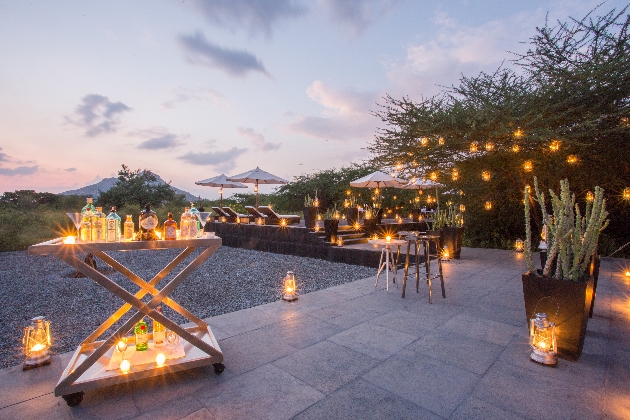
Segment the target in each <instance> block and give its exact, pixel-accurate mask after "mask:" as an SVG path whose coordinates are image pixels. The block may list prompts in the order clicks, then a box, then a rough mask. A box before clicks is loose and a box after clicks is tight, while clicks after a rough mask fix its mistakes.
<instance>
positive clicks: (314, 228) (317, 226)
mask: <svg viewBox="0 0 630 420" xmlns="http://www.w3.org/2000/svg"><path fill="white" fill-rule="evenodd" d="M313 232H315V233H317V232H319V225H315V227H313Z"/></svg>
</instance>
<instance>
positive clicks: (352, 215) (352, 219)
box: [346, 207, 359, 226]
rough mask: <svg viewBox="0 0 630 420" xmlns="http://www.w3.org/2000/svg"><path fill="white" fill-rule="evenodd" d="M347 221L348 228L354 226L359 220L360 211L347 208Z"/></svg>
mask: <svg viewBox="0 0 630 420" xmlns="http://www.w3.org/2000/svg"><path fill="white" fill-rule="evenodd" d="M346 220H347V221H348V226H354V224H355V223H356V222H357V221H358V220H359V209H358V208H356V207H349V208H347V209H346Z"/></svg>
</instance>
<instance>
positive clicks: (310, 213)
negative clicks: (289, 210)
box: [303, 194, 317, 229]
mask: <svg viewBox="0 0 630 420" xmlns="http://www.w3.org/2000/svg"><path fill="white" fill-rule="evenodd" d="M316 198H317V197H316ZM303 212H304V226H306V227H307V228H308V229H313V228H314V227H315V222H316V220H317V206H315V205H314V200H313V199H312V198H311V196H310V195H308V194H306V197H304V208H303Z"/></svg>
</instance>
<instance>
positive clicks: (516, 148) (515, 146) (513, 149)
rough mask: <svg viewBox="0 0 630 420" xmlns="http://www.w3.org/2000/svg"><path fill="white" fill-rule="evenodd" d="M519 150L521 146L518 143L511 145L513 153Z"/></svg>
mask: <svg viewBox="0 0 630 420" xmlns="http://www.w3.org/2000/svg"><path fill="white" fill-rule="evenodd" d="M519 150H521V147H520V146H519V145H518V144H515V145H514V146H512V151H513V152H514V153H518V151H519Z"/></svg>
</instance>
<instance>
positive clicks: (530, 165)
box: [523, 160, 534, 172]
mask: <svg viewBox="0 0 630 420" xmlns="http://www.w3.org/2000/svg"><path fill="white" fill-rule="evenodd" d="M532 169H534V164H533V163H532V161H531V160H527V161H525V163H523V170H524V171H525V172H531V171H532Z"/></svg>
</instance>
